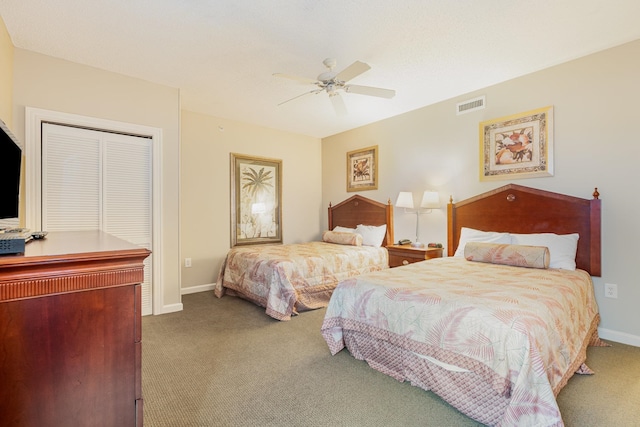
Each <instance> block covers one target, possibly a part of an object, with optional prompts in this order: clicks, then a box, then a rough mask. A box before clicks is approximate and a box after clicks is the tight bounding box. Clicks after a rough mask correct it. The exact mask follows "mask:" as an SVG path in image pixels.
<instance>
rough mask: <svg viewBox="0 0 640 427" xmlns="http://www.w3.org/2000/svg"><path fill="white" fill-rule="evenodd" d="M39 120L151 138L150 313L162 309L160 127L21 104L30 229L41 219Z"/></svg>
mask: <svg viewBox="0 0 640 427" xmlns="http://www.w3.org/2000/svg"><path fill="white" fill-rule="evenodd" d="M42 122H51V123H57V124H62V125H69V126H80V127H85V128H90V129H96V130H107V131H111V132H120V133H125V134H130V135H139V136H144V137H148V138H151V140H152V141H153V144H152V153H153V154H152V155H153V159H152V168H153V172H152V182H153V184H152V185H153V195H152V197H153V202H152V203H153V206H152V209H153V220H152V223H153V224H152V233H153V248H152V249H151V250H152V251H153V254H154V259H155V262H154V263H153V273H152V274H153V289H152V294H153V297H152V298H153V302H152V305H153V313H154V314H160V313H162V312H163V306H164V301H163V294H164V285H163V277H162V268H161V265H162V197H161V195H162V179H161V177H162V129H161V128H156V127H151V126H143V125H137V124H133V123H126V122H118V121H113V120H106V119H99V118H95V117H87V116H80V115H77V114H69V113H62V112H58V111H51V110H43V109H40V108H32V107H26V108H25V156H26V174H25V178H26V198H25V201H26V210H25V214H26V224H25V227H27V228H30V229H32V230H40V228H41V226H42V219H41V216H40V212H41V209H42V206H41V200H42V197H41V191H42V188H41V185H42V174H41V172H42V167H41V165H42V157H41V149H42V148H41V143H40V142H41V141H42Z"/></svg>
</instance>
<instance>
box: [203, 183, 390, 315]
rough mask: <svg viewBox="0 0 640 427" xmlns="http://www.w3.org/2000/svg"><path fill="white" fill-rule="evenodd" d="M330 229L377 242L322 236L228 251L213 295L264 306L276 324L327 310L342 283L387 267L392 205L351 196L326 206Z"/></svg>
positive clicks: (338, 236) (329, 234)
mask: <svg viewBox="0 0 640 427" xmlns="http://www.w3.org/2000/svg"><path fill="white" fill-rule="evenodd" d="M328 214H329V218H328V223H329V230H334V229H336V227H342V228H344V229H349V230H355V229H356V228H358V227H360V228H362V229H363V230H364V232H365V233H367V232H369V233H371V234H372V238H374V239H373V240H376V238H379V239H378V240H377V241H376V242H375V243H370V242H369V241H368V240H369V239H366V240H365V241H364V243H365V244H363V242H362V241H361V240H354V239H351V237H353V236H348V235H347V236H346V239H345V235H344V234H342V233H340V232H336V233H325V234H324V235H323V241H322V242H320V241H318V242H309V243H296V244H289V245H254V246H239V247H234V248H232V249H231V250H230V251H229V253H228V254H227V257H226V258H225V260H224V262H223V265H222V268H221V269H220V273H219V275H218V279H217V281H216V284H215V288H214V292H215V295H216V296H218V297H222V296H223V295H225V294H229V295H235V296H239V297H241V298H244V299H247V300H249V301H252V302H254V303H255V304H257V305H259V306H261V307H265V311H266V313H267V314H268V315H269V316H271V317H273V318H274V319H277V320H289V319H290V318H291V316H292V315H295V314H297V313H299V312H302V311H306V310H312V309H317V308H321V307H326V306H327V304H328V302H329V298H330V297H331V294H332V292H333V290H334V288H335V287H336V285H337V284H338V282H339V281H340V280H343V279H348V278H349V277H354V276H357V275H360V274H364V273H369V272H372V271H378V270H382V269H386V268H388V267H389V256H388V253H387V250H386V248H385V247H386V246H387V245H390V244H393V206H392V205H391V204H390V203H389V202H388V203H386V204H383V203H379V202H376V201H374V200H370V199H367V198H366V197H363V196H360V195H355V196H352V197H350V198H349V199H347V200H345V201H343V202H341V203H339V204H337V205H335V206H331V205H330V206H329V208H328ZM376 235H377V236H376Z"/></svg>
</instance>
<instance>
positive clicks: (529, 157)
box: [480, 107, 553, 181]
mask: <svg viewBox="0 0 640 427" xmlns="http://www.w3.org/2000/svg"><path fill="white" fill-rule="evenodd" d="M541 176H553V107H544V108H539V109H537V110H532V111H527V112H526V113H520V114H514V115H512V116H507V117H501V118H498V119H493V120H488V121H485V122H481V123H480V181H490V180H500V179H508V180H511V179H518V178H534V177H541Z"/></svg>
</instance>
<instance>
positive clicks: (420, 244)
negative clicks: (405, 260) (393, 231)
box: [411, 242, 424, 248]
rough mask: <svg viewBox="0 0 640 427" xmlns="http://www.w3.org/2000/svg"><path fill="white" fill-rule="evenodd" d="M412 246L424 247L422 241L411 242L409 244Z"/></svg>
mask: <svg viewBox="0 0 640 427" xmlns="http://www.w3.org/2000/svg"><path fill="white" fill-rule="evenodd" d="M411 247H412V248H424V243H420V242H413V243H412V244H411Z"/></svg>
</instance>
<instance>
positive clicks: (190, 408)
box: [142, 292, 640, 427]
mask: <svg viewBox="0 0 640 427" xmlns="http://www.w3.org/2000/svg"><path fill="white" fill-rule="evenodd" d="M183 304H184V310H183V311H182V312H178V313H172V314H165V315H162V316H146V317H144V318H143V322H142V325H143V338H142V344H143V346H142V348H143V357H142V360H143V366H142V374H143V375H142V380H143V381H142V382H143V389H142V392H143V398H144V424H145V426H146V427H156V426H158V427H159V426H286V425H299V426H478V425H480V424H478V423H477V422H475V421H473V420H471V419H469V418H468V417H466V416H464V415H462V414H460V413H459V412H458V411H457V410H455V409H454V408H452V407H451V406H449V405H448V404H447V403H445V402H443V401H442V400H441V399H440V398H439V397H437V396H436V395H434V394H432V393H430V392H425V391H423V390H421V389H419V388H417V387H413V386H411V385H410V384H408V383H400V382H398V381H396V380H394V379H392V378H390V377H388V376H386V375H383V374H381V373H379V372H377V371H375V370H373V369H371V368H369V367H368V365H367V364H366V363H365V362H362V361H358V360H355V359H354V358H353V357H351V355H349V353H348V352H347V351H344V350H343V351H342V352H340V353H338V354H337V355H335V356H331V355H330V354H329V350H328V348H327V345H326V344H325V342H324V340H323V339H322V336H321V335H320V326H321V324H322V319H323V316H324V309H322V310H316V311H311V312H306V313H302V314H301V315H300V316H297V317H294V318H293V319H292V320H291V321H288V322H278V321H276V320H273V319H271V318H269V317H268V316H267V315H266V314H265V313H264V309H262V308H260V307H257V306H255V305H253V304H251V303H248V302H246V301H244V300H241V299H238V298H234V297H229V296H226V297H224V298H222V299H217V298H215V296H214V295H213V292H203V293H197V294H191V295H185V296H184V297H183ZM613 344H614V346H613V347H594V348H590V349H589V350H588V359H587V364H588V365H589V367H591V368H592V369H593V370H595V371H596V372H597V373H596V375H592V376H574V377H573V378H572V379H571V380H570V381H569V384H568V385H567V386H566V387H565V388H564V389H563V390H562V391H561V393H560V395H559V396H558V404H559V406H560V410H561V412H562V414H563V419H564V421H565V424H566V425H567V426H576V427H577V426H580V427H582V426H605V425H606V426H636V425H640V405H639V404H638V402H640V348H638V347H632V346H627V345H623V344H617V343H613Z"/></svg>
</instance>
